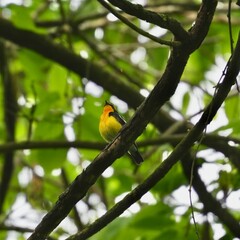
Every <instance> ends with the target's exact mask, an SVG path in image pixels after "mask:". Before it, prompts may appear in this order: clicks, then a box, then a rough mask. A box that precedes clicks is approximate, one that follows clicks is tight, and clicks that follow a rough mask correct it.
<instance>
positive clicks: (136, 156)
mask: <svg viewBox="0 0 240 240" xmlns="http://www.w3.org/2000/svg"><path fill="white" fill-rule="evenodd" d="M128 154H129V155H130V157H131V158H132V160H133V161H134V162H135V163H136V164H140V163H142V162H143V158H142V156H141V154H140V153H139V152H138V149H137V146H136V144H133V145H132V146H131V147H130V149H129V151H128Z"/></svg>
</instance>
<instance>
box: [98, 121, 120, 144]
mask: <svg viewBox="0 0 240 240" xmlns="http://www.w3.org/2000/svg"><path fill="white" fill-rule="evenodd" d="M121 128H122V125H121V124H120V123H119V122H118V121H117V120H116V119H115V118H114V117H107V118H105V119H101V121H100V125H99V131H100V134H101V136H102V137H103V138H104V139H105V140H106V141H107V142H111V141H112V140H113V139H114V137H116V135H117V134H118V132H119V131H120V129H121Z"/></svg>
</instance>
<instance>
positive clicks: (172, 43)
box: [98, 0, 181, 47]
mask: <svg viewBox="0 0 240 240" xmlns="http://www.w3.org/2000/svg"><path fill="white" fill-rule="evenodd" d="M98 2H100V3H101V4H102V5H103V6H104V7H105V8H106V9H108V10H109V11H110V12H111V13H112V14H113V15H114V16H115V17H117V18H118V19H120V20H121V21H122V22H123V23H125V24H126V25H127V26H129V27H130V28H131V29H133V30H134V31H136V32H137V33H139V34H141V35H143V36H144V37H146V38H149V39H151V40H153V41H154V42H157V43H160V44H162V45H167V46H170V47H177V46H180V44H181V43H180V42H177V41H166V40H163V39H160V38H158V37H155V36H153V35H152V34H149V33H147V32H145V31H143V30H142V29H141V28H138V27H137V26H136V25H134V24H133V23H131V22H130V21H129V20H128V19H127V18H125V17H123V16H122V15H121V14H120V13H118V11H116V10H114V8H112V7H111V5H110V4H108V3H107V2H106V1H104V0H98Z"/></svg>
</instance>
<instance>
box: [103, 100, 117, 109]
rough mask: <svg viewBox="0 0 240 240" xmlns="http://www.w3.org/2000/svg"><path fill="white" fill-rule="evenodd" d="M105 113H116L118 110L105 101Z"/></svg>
mask: <svg viewBox="0 0 240 240" xmlns="http://www.w3.org/2000/svg"><path fill="white" fill-rule="evenodd" d="M103 111H104V112H115V111H116V109H115V107H114V105H113V104H112V103H110V102H108V101H105V105H104V108H103Z"/></svg>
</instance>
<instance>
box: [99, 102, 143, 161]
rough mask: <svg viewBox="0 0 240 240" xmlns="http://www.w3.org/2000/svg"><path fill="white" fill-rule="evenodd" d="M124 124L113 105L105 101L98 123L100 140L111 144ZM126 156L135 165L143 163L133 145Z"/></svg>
mask: <svg viewBox="0 0 240 240" xmlns="http://www.w3.org/2000/svg"><path fill="white" fill-rule="evenodd" d="M125 123H126V121H125V120H124V119H123V118H122V117H121V116H120V114H119V113H118V112H117V110H116V109H115V107H114V106H113V104H111V103H109V102H107V101H106V102H105V105H104V108H103V112H102V115H101V117H100V122H99V132H100V134H101V136H102V138H103V139H104V140H105V141H106V142H111V141H112V140H113V139H114V138H115V137H116V135H117V134H118V132H119V131H120V130H121V128H122V126H123V125H124V124H125ZM128 154H129V155H130V157H131V158H132V159H133V160H134V161H135V162H136V163H137V164H140V163H141V162H143V158H142V156H141V155H140V153H139V152H138V149H137V146H136V144H135V143H134V144H133V145H132V146H131V147H130V149H129V150H128Z"/></svg>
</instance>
